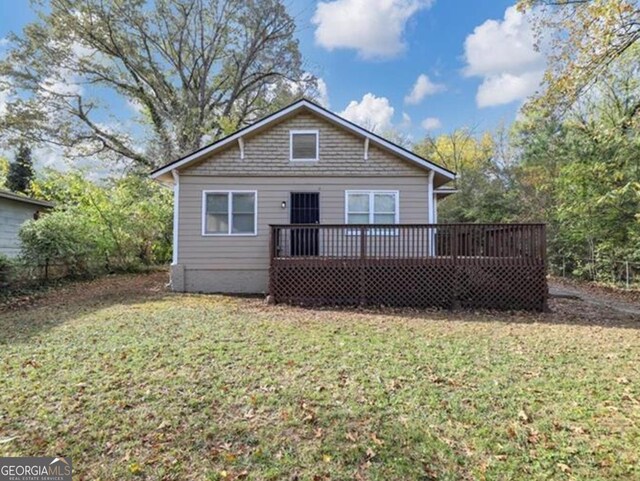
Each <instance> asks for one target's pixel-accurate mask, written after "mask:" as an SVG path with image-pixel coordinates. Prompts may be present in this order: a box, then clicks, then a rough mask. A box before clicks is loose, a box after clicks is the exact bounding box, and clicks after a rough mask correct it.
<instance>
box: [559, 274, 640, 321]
mask: <svg viewBox="0 0 640 481" xmlns="http://www.w3.org/2000/svg"><path fill="white" fill-rule="evenodd" d="M549 295H550V296H551V298H552V299H553V298H556V299H558V298H559V299H563V298H564V299H574V300H577V301H580V302H584V303H586V304H590V305H592V306H594V307H598V308H601V309H606V310H612V311H616V312H619V313H623V314H628V315H631V316H638V319H640V302H634V301H630V300H622V299H619V298H618V296H615V295H613V294H612V293H610V292H607V291H606V290H604V289H597V288H594V287H583V286H579V285H575V284H570V283H567V282H562V281H560V280H555V279H552V280H550V281H549Z"/></svg>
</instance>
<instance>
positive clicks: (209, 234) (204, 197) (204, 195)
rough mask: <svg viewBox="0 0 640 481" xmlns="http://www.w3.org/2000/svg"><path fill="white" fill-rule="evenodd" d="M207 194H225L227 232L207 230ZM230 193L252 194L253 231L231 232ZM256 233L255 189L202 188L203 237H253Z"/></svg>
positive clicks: (256, 200)
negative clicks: (227, 217)
mask: <svg viewBox="0 0 640 481" xmlns="http://www.w3.org/2000/svg"><path fill="white" fill-rule="evenodd" d="M207 194H227V202H228V206H227V215H228V216H229V219H228V220H229V222H228V224H229V227H228V231H227V233H226V234H225V233H214V232H207ZM232 194H253V195H254V198H253V208H254V216H253V232H248V233H233V232H231V230H232V228H233V226H232V221H233V213H232V210H231V208H232V205H231V203H232V200H231V198H232V197H233V196H232ZM257 235H258V191H257V190H203V191H202V236H203V237H255V236H257Z"/></svg>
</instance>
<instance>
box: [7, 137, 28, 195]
mask: <svg viewBox="0 0 640 481" xmlns="http://www.w3.org/2000/svg"><path fill="white" fill-rule="evenodd" d="M33 176H34V171H33V159H32V158H31V149H30V148H29V147H27V146H26V145H24V144H21V145H20V147H18V152H17V153H16V158H15V160H14V161H13V162H11V164H9V171H8V172H7V178H6V181H5V182H6V185H7V188H8V189H9V190H11V191H13V192H22V193H27V192H28V191H29V185H30V184H31V180H33Z"/></svg>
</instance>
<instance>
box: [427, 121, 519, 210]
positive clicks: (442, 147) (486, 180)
mask: <svg viewBox="0 0 640 481" xmlns="http://www.w3.org/2000/svg"><path fill="white" fill-rule="evenodd" d="M498 134H499V133H498ZM498 134H496V135H495V136H493V135H491V134H489V133H485V134H483V135H480V136H476V135H473V133H472V132H471V131H470V130H468V129H459V130H456V131H454V132H453V133H451V134H445V135H441V136H438V137H435V138H430V137H427V138H425V139H423V140H422V141H421V142H420V143H419V144H418V145H416V146H415V148H414V150H415V151H416V152H417V153H418V154H419V155H422V156H423V157H426V158H430V159H432V160H434V161H435V162H437V163H439V164H440V165H443V166H445V167H447V168H449V169H451V170H453V171H454V172H456V174H457V180H456V188H457V189H458V192H457V193H456V194H454V195H452V196H449V197H447V198H445V199H444V200H443V201H441V202H440V203H439V205H438V221H439V222H506V221H509V220H512V219H514V218H516V217H517V208H516V206H515V204H514V202H513V198H514V196H515V194H514V192H513V179H512V178H511V171H510V169H509V168H508V166H506V165H505V162H504V159H503V158H501V155H500V153H501V152H503V151H504V149H502V148H501V147H502V146H501V145H500V142H501V138H500V136H499V135H498Z"/></svg>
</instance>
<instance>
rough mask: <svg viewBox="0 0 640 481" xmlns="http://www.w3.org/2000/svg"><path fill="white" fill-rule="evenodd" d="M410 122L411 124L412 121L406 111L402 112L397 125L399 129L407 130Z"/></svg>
mask: <svg viewBox="0 0 640 481" xmlns="http://www.w3.org/2000/svg"><path fill="white" fill-rule="evenodd" d="M412 124H413V121H412V120H411V117H410V116H409V114H408V113H406V112H402V122H401V123H400V125H399V126H398V127H399V128H400V129H401V130H409V129H410V128H411V125H412Z"/></svg>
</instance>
